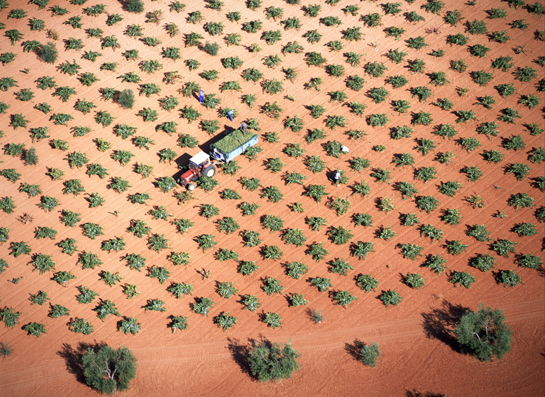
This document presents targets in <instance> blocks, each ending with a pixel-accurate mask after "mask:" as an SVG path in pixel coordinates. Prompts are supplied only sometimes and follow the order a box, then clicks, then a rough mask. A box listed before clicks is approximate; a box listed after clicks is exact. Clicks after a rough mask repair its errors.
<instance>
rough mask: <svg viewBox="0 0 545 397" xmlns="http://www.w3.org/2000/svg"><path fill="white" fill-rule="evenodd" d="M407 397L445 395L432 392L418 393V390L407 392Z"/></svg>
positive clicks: (437, 396) (439, 396)
mask: <svg viewBox="0 0 545 397" xmlns="http://www.w3.org/2000/svg"><path fill="white" fill-rule="evenodd" d="M405 396H406V397H443V396H445V394H443V393H433V392H431V391H424V392H421V391H418V390H416V389H413V390H405Z"/></svg>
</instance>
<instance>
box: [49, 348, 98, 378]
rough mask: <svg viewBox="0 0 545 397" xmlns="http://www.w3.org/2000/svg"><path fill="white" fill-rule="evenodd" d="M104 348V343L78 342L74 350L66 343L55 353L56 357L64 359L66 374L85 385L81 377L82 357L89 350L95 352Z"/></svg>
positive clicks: (82, 376)
mask: <svg viewBox="0 0 545 397" xmlns="http://www.w3.org/2000/svg"><path fill="white" fill-rule="evenodd" d="M104 346H106V342H96V341H95V342H94V343H84V342H80V343H79V344H78V345H77V347H75V348H74V347H72V346H71V345H69V344H68V343H63V345H62V349H61V350H59V351H58V352H57V355H58V356H60V357H61V358H63V359H64V362H65V365H66V369H67V370H68V372H69V373H71V374H72V375H74V376H75V377H76V380H77V381H78V382H80V383H83V384H84V385H87V382H86V381H85V376H84V375H83V355H84V354H85V353H87V350H88V349H89V348H91V349H93V350H94V351H95V352H97V351H98V350H99V349H100V348H101V347H104Z"/></svg>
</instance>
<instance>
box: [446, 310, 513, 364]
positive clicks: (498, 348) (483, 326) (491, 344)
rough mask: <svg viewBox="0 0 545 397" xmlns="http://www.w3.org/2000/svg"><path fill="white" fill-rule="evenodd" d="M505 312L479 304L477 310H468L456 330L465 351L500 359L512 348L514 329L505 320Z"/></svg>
mask: <svg viewBox="0 0 545 397" xmlns="http://www.w3.org/2000/svg"><path fill="white" fill-rule="evenodd" d="M503 320H504V319H503V312H502V311H501V310H499V309H496V310H492V309H491V308H490V307H487V308H486V309H484V308H483V306H482V305H479V310H478V311H477V312H472V311H469V310H468V311H467V312H466V314H464V315H463V316H462V318H461V319H460V322H459V323H458V324H457V326H456V329H455V330H454V335H456V338H457V339H458V343H459V344H460V347H461V349H462V351H463V352H467V353H469V354H472V355H475V356H477V358H479V359H480V360H483V361H490V360H491V359H492V358H493V356H496V357H497V358H499V359H500V360H501V359H502V357H503V355H504V354H505V353H507V352H508V351H509V350H510V349H511V340H512V335H513V333H512V331H511V330H510V328H509V326H508V325H507V324H504V322H503Z"/></svg>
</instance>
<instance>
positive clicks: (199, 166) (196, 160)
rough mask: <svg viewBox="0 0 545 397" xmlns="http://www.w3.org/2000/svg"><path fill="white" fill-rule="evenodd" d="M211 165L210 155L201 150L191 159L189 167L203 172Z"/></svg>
mask: <svg viewBox="0 0 545 397" xmlns="http://www.w3.org/2000/svg"><path fill="white" fill-rule="evenodd" d="M209 165H210V156H209V155H207V154H206V153H205V152H203V151H200V152H199V153H197V154H196V155H195V156H193V157H191V158H190V159H189V168H190V169H191V170H194V171H195V172H197V173H198V172H201V171H202V170H204V169H205V168H206V167H208V166H209Z"/></svg>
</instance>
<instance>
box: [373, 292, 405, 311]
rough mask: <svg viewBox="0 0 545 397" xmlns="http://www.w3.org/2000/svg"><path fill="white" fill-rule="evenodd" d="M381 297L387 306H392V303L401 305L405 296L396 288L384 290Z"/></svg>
mask: <svg viewBox="0 0 545 397" xmlns="http://www.w3.org/2000/svg"><path fill="white" fill-rule="evenodd" d="M379 299H380V300H381V301H382V303H384V305H385V306H386V307H390V305H394V306H397V305H399V304H400V303H401V300H402V299H403V297H402V296H401V295H399V292H397V291H396V290H388V291H382V294H381V295H380V296H379Z"/></svg>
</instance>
